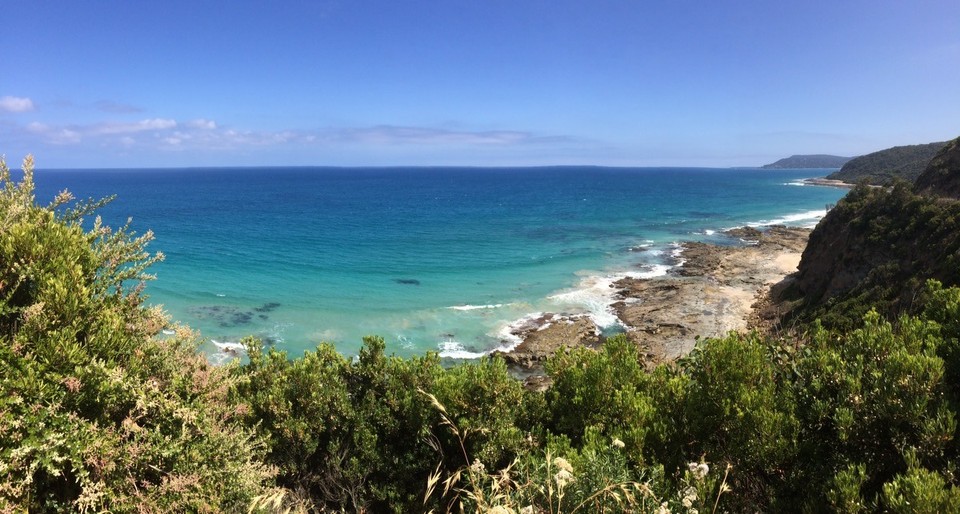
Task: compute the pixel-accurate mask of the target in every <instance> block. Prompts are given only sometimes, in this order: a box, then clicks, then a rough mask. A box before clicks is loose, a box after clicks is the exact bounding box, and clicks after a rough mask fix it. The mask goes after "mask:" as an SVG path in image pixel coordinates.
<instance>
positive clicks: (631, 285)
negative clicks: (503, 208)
mask: <svg viewBox="0 0 960 514" xmlns="http://www.w3.org/2000/svg"><path fill="white" fill-rule="evenodd" d="M809 235H810V230H809V229H802V228H788V227H782V226H774V227H768V228H766V229H764V230H763V231H760V230H757V229H753V228H739V229H734V230H731V231H728V232H727V233H726V236H727V237H728V238H729V243H730V244H729V245H726V246H722V245H715V244H706V243H700V242H687V243H683V245H682V254H681V256H682V259H683V264H682V265H680V266H678V267H676V268H673V269H672V270H670V272H669V273H668V274H667V275H665V276H661V277H655V278H646V279H641V278H624V279H621V280H619V281H617V282H615V283H614V284H613V286H612V287H614V288H616V289H617V293H616V298H617V301H616V303H614V304H613V306H612V308H613V311H614V312H615V313H616V315H617V317H618V318H619V319H620V321H621V322H622V323H623V325H624V326H625V329H626V333H627V337H629V338H630V339H631V340H632V341H634V342H635V343H636V344H638V345H639V346H640V347H641V348H642V349H643V351H644V352H645V354H646V356H647V359H648V361H649V362H650V363H657V362H662V361H668V360H673V359H676V358H679V357H682V356H684V355H686V354H687V353H689V352H690V351H691V350H692V349H693V347H694V345H695V343H696V337H697V336H699V337H713V336H721V335H724V334H726V333H727V332H729V331H731V330H745V329H748V328H749V327H753V326H758V325H760V324H762V321H763V320H762V319H760V316H761V312H762V311H763V309H761V308H760V305H761V304H762V303H763V302H762V301H761V302H760V304H758V300H763V298H764V297H765V295H766V293H767V292H768V291H769V290H770V288H771V286H773V285H774V284H777V283H778V282H781V281H783V280H784V279H785V278H787V276H788V275H790V274H792V273H793V272H795V271H796V270H797V265H798V264H799V262H800V255H801V253H802V252H803V249H804V247H805V246H806V244H807V239H808V237H809ZM788 280H789V279H788ZM514 334H515V335H517V336H519V337H520V338H521V340H522V341H523V342H522V343H521V344H520V345H519V346H517V347H516V348H515V349H514V350H513V351H511V352H509V353H506V354H504V358H505V359H506V360H507V362H508V364H510V365H511V366H512V367H513V368H514V369H520V370H535V369H537V368H539V367H540V366H542V363H543V361H544V360H546V358H547V357H548V356H549V355H552V354H553V353H554V352H555V351H556V350H557V349H559V348H572V347H576V346H590V347H592V346H596V345H598V344H600V343H601V342H602V341H601V339H602V338H601V336H600V331H599V329H598V328H597V326H596V325H595V324H594V323H593V322H592V321H591V320H590V319H589V318H588V317H586V316H583V315H579V316H578V315H573V316H567V315H562V314H546V315H544V316H541V317H540V318H537V319H534V320H531V321H530V323H528V324H526V325H525V326H523V327H520V328H518V329H517V330H516V331H515V333H514Z"/></svg>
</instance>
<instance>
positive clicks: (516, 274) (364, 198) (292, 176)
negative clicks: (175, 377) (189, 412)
mask: <svg viewBox="0 0 960 514" xmlns="http://www.w3.org/2000/svg"><path fill="white" fill-rule="evenodd" d="M823 174H824V172H823V171H822V170H756V169H699V168H697V169H693V168H691V169H686V168H684V169H679V168H671V169H659V168H595V167H560V168H496V169H488V168H412V169H404V168H372V169H365V168H353V169H337V168H237V169H227V168H223V169H210V168H207V169H160V170H149V169H139V170H47V171H40V172H38V173H37V178H36V181H37V185H38V198H39V199H40V200H41V201H45V200H46V199H49V198H51V197H52V196H53V195H54V194H55V193H56V191H59V190H61V189H63V188H69V189H70V190H71V191H73V192H74V193H75V195H76V196H78V197H81V198H85V197H102V196H107V195H112V194H116V195H117V200H116V201H114V202H113V203H112V204H110V205H109V206H108V207H106V208H105V209H104V210H103V211H102V214H103V216H104V218H105V220H106V221H108V222H109V223H111V224H112V225H119V224H122V223H123V222H124V221H125V220H126V218H127V217H128V216H130V217H132V218H133V227H134V229H135V230H137V231H138V232H144V231H146V230H147V229H152V230H153V231H154V232H155V234H156V241H155V242H154V243H153V244H152V248H153V249H154V250H160V251H163V252H164V253H165V254H166V257H167V258H166V261H165V262H163V263H161V264H159V265H157V266H156V267H155V268H154V269H153V272H154V273H155V274H157V275H158V277H159V278H158V279H157V280H156V281H154V282H151V283H150V284H149V285H148V288H147V293H148V295H149V296H150V299H149V301H150V302H151V303H158V304H162V305H164V307H165V308H166V310H167V311H168V312H169V313H170V314H171V316H172V317H173V318H174V319H176V320H180V321H182V322H184V323H186V324H188V325H190V326H191V327H193V328H196V329H199V330H200V331H201V332H202V334H203V335H204V337H206V338H207V339H208V343H207V344H206V346H205V349H206V351H208V352H209V353H210V355H211V358H213V359H219V358H224V357H225V356H224V354H222V353H220V352H219V351H218V350H219V349H222V348H224V347H229V346H230V343H235V342H236V341H238V340H239V339H240V338H241V337H243V336H245V335H248V334H252V335H257V336H260V337H262V338H264V339H266V340H267V341H268V342H271V343H272V344H276V345H278V346H279V347H282V348H284V349H287V350H290V351H291V354H294V355H296V354H299V353H300V352H302V351H303V350H304V349H309V348H313V347H314V346H315V345H316V344H317V343H319V342H321V341H328V342H333V343H335V344H336V346H337V348H338V349H340V350H341V351H342V352H344V353H345V354H352V353H354V352H356V351H357V349H358V348H359V345H360V341H361V338H362V336H364V335H370V334H376V335H381V336H383V337H384V338H385V340H386V341H387V348H388V351H391V352H394V353H396V354H398V355H411V354H419V353H423V352H424V351H427V350H435V351H440V352H441V354H442V355H445V356H450V357H461V358H469V357H475V356H478V355H482V354H483V353H485V352H488V351H490V350H492V349H494V348H498V347H505V346H509V345H511V344H515V343H516V341H515V339H514V338H513V337H512V336H510V335H509V327H510V326H511V325H512V324H515V323H517V322H518V320H521V319H523V318H524V317H527V316H530V315H533V314H535V313H539V312H548V311H549V312H558V311H562V312H588V313H590V314H591V315H592V316H593V317H594V318H595V319H596V320H597V321H598V322H599V323H600V324H601V325H602V326H604V327H605V329H607V330H616V329H617V326H616V320H615V318H614V317H613V315H612V314H611V313H610V312H609V310H608V305H609V303H610V294H611V290H610V288H609V284H610V282H612V281H613V280H614V279H616V278H618V277H619V276H622V275H623V274H626V273H632V274H643V275H647V276H652V275H656V274H662V273H664V272H665V270H666V269H667V268H668V267H669V266H670V265H672V264H674V263H675V259H674V256H673V255H672V253H673V252H674V250H675V248H676V243H677V242H679V241H684V240H693V239H696V240H711V239H713V240H720V239H719V238H718V236H716V235H715V232H719V231H721V230H723V229H727V228H731V227H735V226H742V225H748V224H752V225H763V224H771V223H788V224H793V225H813V224H815V223H816V221H817V220H818V219H819V217H820V216H822V215H823V214H824V210H825V206H826V205H828V204H832V203H835V202H836V201H837V200H838V199H839V198H840V197H841V196H842V195H843V194H844V193H845V191H843V190H840V189H832V188H824V187H812V186H800V185H799V180H800V179H802V178H807V177H813V176H821V175H823Z"/></svg>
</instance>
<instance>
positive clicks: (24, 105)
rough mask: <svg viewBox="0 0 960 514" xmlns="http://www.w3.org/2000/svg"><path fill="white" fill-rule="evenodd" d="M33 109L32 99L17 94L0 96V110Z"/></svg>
mask: <svg viewBox="0 0 960 514" xmlns="http://www.w3.org/2000/svg"><path fill="white" fill-rule="evenodd" d="M32 110H33V100H31V99H29V98H25V97H19V96H0V111H7V112H27V111H32Z"/></svg>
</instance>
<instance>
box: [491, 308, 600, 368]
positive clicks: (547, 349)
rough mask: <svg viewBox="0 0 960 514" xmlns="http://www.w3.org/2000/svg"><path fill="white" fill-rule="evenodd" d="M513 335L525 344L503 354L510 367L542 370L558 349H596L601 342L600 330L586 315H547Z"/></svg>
mask: <svg viewBox="0 0 960 514" xmlns="http://www.w3.org/2000/svg"><path fill="white" fill-rule="evenodd" d="M513 334H514V335H516V336H518V337H520V338H521V339H522V340H523V342H521V343H520V344H519V345H518V346H517V347H516V348H514V349H513V351H510V352H506V353H501V355H503V358H504V360H506V361H507V364H509V365H511V366H516V367H519V368H522V369H534V368H540V367H542V366H543V363H544V361H546V360H547V358H548V357H550V356H552V355H553V354H554V353H556V352H557V350H560V349H563V348H576V347H579V346H589V347H594V346H596V345H597V344H598V343H599V341H600V329H599V327H597V324H596V323H594V322H593V320H591V319H590V318H589V317H588V316H586V315H572V316H571V315H560V314H545V315H543V316H541V317H539V318H536V319H533V320H530V321H529V322H527V323H525V324H524V325H523V326H520V327H517V328H516V329H515V330H514V331H513Z"/></svg>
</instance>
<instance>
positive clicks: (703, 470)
mask: <svg viewBox="0 0 960 514" xmlns="http://www.w3.org/2000/svg"><path fill="white" fill-rule="evenodd" d="M697 470H698V471H699V472H700V478H703V477H705V476H707V475H709V474H710V466H709V465H708V464H707V463H706V462H701V463H700V465H699V466H697Z"/></svg>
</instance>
